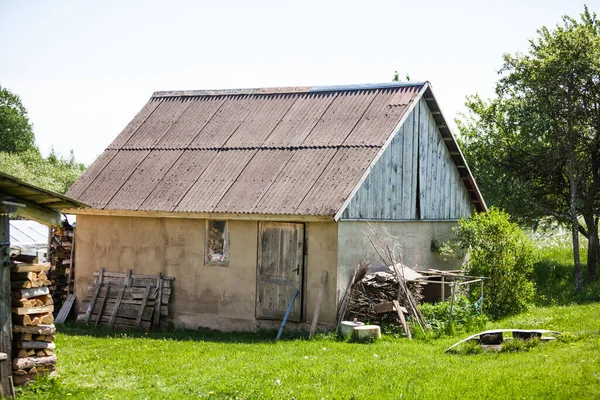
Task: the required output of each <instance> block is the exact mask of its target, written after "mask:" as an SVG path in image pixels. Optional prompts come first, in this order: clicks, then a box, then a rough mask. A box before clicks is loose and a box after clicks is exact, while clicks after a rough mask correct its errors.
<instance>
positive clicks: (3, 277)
mask: <svg viewBox="0 0 600 400" xmlns="http://www.w3.org/2000/svg"><path fill="white" fill-rule="evenodd" d="M0 211H1V210H0ZM9 229H10V228H9V220H8V215H7V214H0V353H4V354H6V358H7V360H11V359H12V357H11V342H12V317H11V314H10V313H11V304H10V300H11V294H10V265H9V263H10V259H9V255H10V243H9V240H10V236H9V232H8V230H9ZM11 378H12V370H11V366H10V362H8V361H0V397H4V396H11V395H12V393H13V389H12V383H11V382H12V381H11Z"/></svg>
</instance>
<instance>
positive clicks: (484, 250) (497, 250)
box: [454, 207, 537, 318]
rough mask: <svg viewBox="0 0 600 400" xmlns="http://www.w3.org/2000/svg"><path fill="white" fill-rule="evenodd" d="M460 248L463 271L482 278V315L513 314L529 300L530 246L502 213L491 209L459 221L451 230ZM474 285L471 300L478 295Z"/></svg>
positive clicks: (533, 259) (532, 259)
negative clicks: (464, 252) (464, 258)
mask: <svg viewBox="0 0 600 400" xmlns="http://www.w3.org/2000/svg"><path fill="white" fill-rule="evenodd" d="M454 233H455V234H456V236H457V238H458V244H459V246H460V247H462V248H464V249H467V250H468V251H469V258H468V261H467V263H466V264H465V265H464V270H465V271H466V272H467V273H468V274H469V275H475V276H485V277H488V278H489V279H486V281H485V286H484V290H483V296H484V303H483V304H484V311H485V312H486V313H487V314H488V315H490V316H491V317H492V318H498V317H501V316H505V315H510V314H516V313H518V312H520V311H523V310H524V309H526V308H527V306H528V304H529V303H530V302H531V301H532V300H533V296H534V294H535V286H534V284H533V282H532V275H533V266H534V264H535V262H536V261H537V256H536V249H535V246H534V244H533V242H532V241H531V240H530V239H529V238H528V237H527V236H526V235H525V233H524V232H523V231H522V230H521V229H520V228H519V226H518V225H517V224H516V223H513V222H511V221H510V219H509V215H508V214H507V213H505V212H504V211H500V210H498V209H497V208H494V207H492V208H491V209H490V210H489V211H488V212H486V213H477V214H474V215H472V216H471V217H470V218H469V219H461V220H460V221H459V223H458V227H457V228H455V229H454ZM475 286H477V285H474V287H473V288H472V291H471V298H472V299H476V298H479V296H480V295H481V293H480V291H481V289H480V288H479V287H475Z"/></svg>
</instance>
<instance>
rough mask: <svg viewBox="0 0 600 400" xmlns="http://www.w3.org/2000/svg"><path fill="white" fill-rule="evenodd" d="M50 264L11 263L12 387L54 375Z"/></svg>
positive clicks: (53, 327)
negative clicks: (41, 375)
mask: <svg viewBox="0 0 600 400" xmlns="http://www.w3.org/2000/svg"><path fill="white" fill-rule="evenodd" d="M49 269H50V264H27V263H21V262H12V263H11V274H10V277H11V287H12V300H11V302H12V324H13V342H12V343H13V349H12V351H13V353H12V354H13V357H14V358H13V360H12V369H13V383H14V384H15V385H23V384H25V383H27V382H28V381H30V380H32V379H35V378H36V376H37V375H39V374H49V373H53V371H54V369H55V367H54V364H56V356H55V355H54V335H55V334H56V328H55V326H54V323H53V322H54V316H53V311H54V301H53V299H52V295H51V291H50V288H49V285H50V281H49V280H48V277H47V273H48V270H49Z"/></svg>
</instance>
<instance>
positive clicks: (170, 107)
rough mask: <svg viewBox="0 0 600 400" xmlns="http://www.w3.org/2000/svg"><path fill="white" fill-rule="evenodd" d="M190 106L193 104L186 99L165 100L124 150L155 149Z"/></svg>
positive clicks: (126, 144)
mask: <svg viewBox="0 0 600 400" xmlns="http://www.w3.org/2000/svg"><path fill="white" fill-rule="evenodd" d="M190 104H192V102H191V101H189V99H185V98H168V99H164V100H163V101H162V102H161V103H160V104H159V105H158V107H156V110H154V112H153V113H152V114H151V115H150V116H148V118H147V119H146V121H144V123H143V124H142V125H141V126H140V127H139V128H138V130H137V131H136V132H135V134H134V135H133V136H131V138H130V139H129V140H128V141H127V142H126V143H125V144H124V145H123V148H128V149H149V148H152V147H154V145H156V144H157V143H158V142H160V140H161V139H162V138H163V137H164V136H165V135H166V134H167V132H169V129H171V128H172V127H173V125H174V124H175V122H177V120H178V119H179V117H180V116H181V114H183V113H184V112H185V110H186V109H187V108H188V107H189V106H190Z"/></svg>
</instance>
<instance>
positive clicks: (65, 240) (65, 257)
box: [49, 222, 75, 311]
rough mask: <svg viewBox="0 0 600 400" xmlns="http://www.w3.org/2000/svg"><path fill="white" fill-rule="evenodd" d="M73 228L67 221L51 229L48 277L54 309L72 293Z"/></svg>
mask: <svg viewBox="0 0 600 400" xmlns="http://www.w3.org/2000/svg"><path fill="white" fill-rule="evenodd" d="M74 234H75V230H74V228H73V227H72V226H71V225H69V224H68V223H67V222H63V224H62V225H61V226H60V227H58V228H55V229H54V230H53V231H52V240H51V241H50V249H49V259H50V263H51V264H52V268H51V269H50V273H49V279H50V281H51V282H52V293H53V297H54V305H55V306H56V310H57V311H58V310H60V309H61V307H62V305H63V303H64V302H65V300H66V298H67V296H68V295H69V293H73V283H74V282H75V280H74V278H75V276H74V272H75V270H74V257H73V255H74V254H73V252H74V240H73V239H74Z"/></svg>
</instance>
